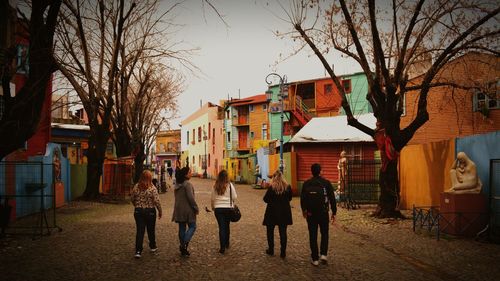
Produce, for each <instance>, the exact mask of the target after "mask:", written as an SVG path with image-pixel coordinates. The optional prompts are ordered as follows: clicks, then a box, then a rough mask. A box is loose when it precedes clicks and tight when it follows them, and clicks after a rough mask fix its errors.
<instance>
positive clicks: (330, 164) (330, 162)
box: [293, 142, 377, 182]
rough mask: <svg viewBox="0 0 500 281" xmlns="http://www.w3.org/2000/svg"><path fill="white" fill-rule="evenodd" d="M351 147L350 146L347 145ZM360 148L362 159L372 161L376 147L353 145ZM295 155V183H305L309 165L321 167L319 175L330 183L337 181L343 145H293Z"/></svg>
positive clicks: (370, 143)
mask: <svg viewBox="0 0 500 281" xmlns="http://www.w3.org/2000/svg"><path fill="white" fill-rule="evenodd" d="M349 145H351V144H349ZM353 145H357V146H362V149H363V159H373V158H374V152H375V151H376V149H377V148H376V146H375V144H374V143H372V142H369V143H355V144H353ZM293 146H294V151H295V152H296V153H297V181H305V180H307V179H309V178H310V177H311V176H312V175H311V165H312V164H314V163H319V164H320V165H321V175H322V176H323V177H324V178H326V179H328V180H329V181H331V182H336V181H337V180H338V170H337V163H338V161H339V158H340V152H341V151H342V146H343V143H305V144H294V145H293Z"/></svg>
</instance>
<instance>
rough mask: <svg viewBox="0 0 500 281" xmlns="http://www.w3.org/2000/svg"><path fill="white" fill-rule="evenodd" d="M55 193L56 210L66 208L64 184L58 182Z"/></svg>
mask: <svg viewBox="0 0 500 281" xmlns="http://www.w3.org/2000/svg"><path fill="white" fill-rule="evenodd" d="M55 191H56V194H55V200H56V208H59V207H62V206H64V204H66V202H65V200H64V184H63V183H62V182H60V181H58V182H56V183H55Z"/></svg>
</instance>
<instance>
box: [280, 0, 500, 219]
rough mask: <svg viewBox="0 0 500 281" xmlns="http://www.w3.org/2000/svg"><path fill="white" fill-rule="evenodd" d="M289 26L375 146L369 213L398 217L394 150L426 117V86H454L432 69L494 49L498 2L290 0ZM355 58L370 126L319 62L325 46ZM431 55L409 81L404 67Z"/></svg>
mask: <svg viewBox="0 0 500 281" xmlns="http://www.w3.org/2000/svg"><path fill="white" fill-rule="evenodd" d="M282 7H283V8H284V10H285V12H286V14H287V18H286V20H287V21H288V22H290V23H291V24H292V26H293V29H294V30H292V31H289V32H285V33H282V35H283V36H285V37H292V38H294V39H299V40H298V41H299V42H301V44H302V45H301V46H300V47H299V49H300V48H303V47H304V46H309V47H310V48H311V49H312V51H313V52H314V53H315V55H316V56H317V57H318V58H319V60H320V61H321V63H322V65H323V67H324V68H325V69H326V71H327V72H328V74H329V75H330V76H331V78H332V79H333V82H334V83H335V85H336V87H337V88H338V89H339V92H340V94H341V96H342V107H343V109H344V110H345V112H346V115H347V117H348V124H349V125H350V126H353V127H355V128H357V129H359V130H361V131H363V132H365V133H366V134H368V135H370V136H372V137H373V138H374V140H375V142H376V143H377V146H378V148H379V149H380V151H381V156H382V168H381V170H380V187H381V194H380V198H379V203H378V208H377V211H376V212H375V214H374V215H375V216H378V217H398V216H401V213H400V212H399V210H398V209H397V204H398V202H399V196H400V195H399V181H398V174H397V161H398V153H399V151H401V149H402V148H403V147H404V146H406V145H407V143H408V142H409V141H410V139H411V138H412V137H413V135H414V134H415V132H416V131H417V130H418V129H419V128H420V127H421V126H422V125H423V124H424V123H426V122H427V120H428V119H429V114H428V112H427V96H428V93H429V90H430V89H431V88H432V87H438V86H445V85H448V86H457V87H460V85H452V84H450V83H448V82H446V81H445V82H443V81H438V80H437V79H436V75H437V74H438V73H439V71H440V70H441V69H442V68H443V67H444V66H445V65H446V64H447V63H448V62H450V61H451V60H453V59H454V58H457V57H458V56H461V55H463V54H465V53H467V52H469V51H480V52H487V53H491V54H494V55H497V56H498V54H499V52H498V47H499V46H498V43H499V40H498V39H499V33H500V30H499V28H498V27H499V24H498V20H499V18H498V13H499V11H500V7H499V4H498V1H494V0H457V1H445V0H443V1H440V0H438V1H425V0H417V1H405V0H392V1H380V2H376V1H375V0H367V1H360V0H358V1H349V2H346V1H345V0H339V1H334V3H329V2H328V3H327V2H324V1H317V0H316V1H315V0H311V1H307V0H302V1H293V2H292V4H291V5H290V6H289V7H284V6H282ZM334 50H335V51H337V52H340V54H341V55H342V56H345V57H349V58H351V59H353V60H354V61H355V62H357V63H358V64H359V65H360V67H361V68H362V70H363V72H364V73H365V74H366V77H367V80H368V94H367V97H366V98H367V100H368V101H369V102H370V104H371V106H372V108H373V112H374V115H375V117H376V118H377V127H376V128H369V127H367V126H365V125H364V124H361V123H360V122H359V121H358V120H357V119H356V117H355V116H353V114H352V111H351V108H350V105H349V103H348V100H347V98H346V94H345V92H344V89H343V87H342V86H341V82H340V80H339V79H338V76H337V75H336V73H335V72H334V70H333V67H331V66H330V64H329V63H328V62H327V60H326V58H325V56H326V54H328V53H329V52H330V51H334ZM425 58H431V59H432V61H431V64H430V67H429V69H428V70H427V71H426V72H424V74H423V77H422V79H421V80H419V81H418V82H417V83H416V84H415V83H413V82H415V81H412V83H413V84H412V85H409V84H408V83H409V81H410V76H409V72H410V71H411V69H412V66H413V65H414V64H415V63H417V62H421V61H422V60H423V59H425ZM410 90H419V91H420V92H419V98H418V111H417V115H416V116H415V118H414V120H413V121H412V122H411V123H410V124H409V125H408V126H407V127H405V128H401V127H400V119H401V114H402V112H403V110H402V108H403V100H404V96H405V94H406V93H407V92H408V91H410Z"/></svg>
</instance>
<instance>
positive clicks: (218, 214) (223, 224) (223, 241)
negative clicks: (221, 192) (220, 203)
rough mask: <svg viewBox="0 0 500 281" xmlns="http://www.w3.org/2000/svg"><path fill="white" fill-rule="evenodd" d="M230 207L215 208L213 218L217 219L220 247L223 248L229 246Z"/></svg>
mask: <svg viewBox="0 0 500 281" xmlns="http://www.w3.org/2000/svg"><path fill="white" fill-rule="evenodd" d="M230 212H231V209H230V208H215V212H214V213H215V218H216V219H217V224H218V225H219V243H220V248H221V249H225V248H229V236H230V234H231V230H230V228H229V224H230V222H231V221H230V220H229V215H230Z"/></svg>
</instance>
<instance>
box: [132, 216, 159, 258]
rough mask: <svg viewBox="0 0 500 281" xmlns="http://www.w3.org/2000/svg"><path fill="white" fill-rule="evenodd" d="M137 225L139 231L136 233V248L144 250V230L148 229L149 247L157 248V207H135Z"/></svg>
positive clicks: (138, 250)
mask: <svg viewBox="0 0 500 281" xmlns="http://www.w3.org/2000/svg"><path fill="white" fill-rule="evenodd" d="M134 218H135V225H136V227H137V233H136V235H135V250H136V252H142V241H143V240H144V232H145V230H146V229H147V231H148V239H149V248H151V249H154V248H156V238H155V223H156V209H155V208H135V210H134Z"/></svg>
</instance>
